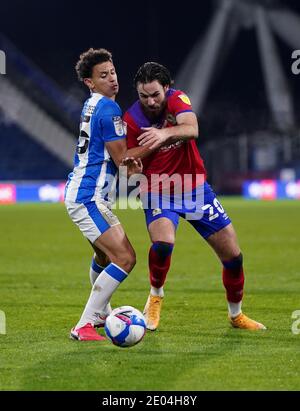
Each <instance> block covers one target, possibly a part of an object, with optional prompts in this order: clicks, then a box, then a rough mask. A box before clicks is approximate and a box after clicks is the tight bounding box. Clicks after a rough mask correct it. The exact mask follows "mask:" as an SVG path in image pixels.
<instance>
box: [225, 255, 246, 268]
mask: <svg viewBox="0 0 300 411" xmlns="http://www.w3.org/2000/svg"><path fill="white" fill-rule="evenodd" d="M222 263H223V266H224V267H225V268H228V269H239V268H241V267H242V266H243V254H242V253H239V255H237V256H234V257H232V258H230V259H229V260H226V261H222Z"/></svg>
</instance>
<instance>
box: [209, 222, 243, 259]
mask: <svg viewBox="0 0 300 411" xmlns="http://www.w3.org/2000/svg"><path fill="white" fill-rule="evenodd" d="M206 241H207V242H208V244H209V245H210V246H211V247H212V248H213V250H214V251H215V253H216V254H217V255H218V257H219V258H220V260H221V261H226V260H231V259H232V258H234V257H237V256H238V255H239V254H240V252H241V250H240V247H239V245H238V240H237V235H236V232H235V230H234V228H233V225H232V223H230V224H229V225H227V226H226V227H224V228H222V229H221V230H220V231H218V232H216V233H214V234H211V235H210V236H209V237H208V238H206Z"/></svg>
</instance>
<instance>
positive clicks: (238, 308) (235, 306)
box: [228, 301, 242, 318]
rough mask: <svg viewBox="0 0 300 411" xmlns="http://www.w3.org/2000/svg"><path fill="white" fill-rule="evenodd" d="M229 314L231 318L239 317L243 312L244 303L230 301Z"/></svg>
mask: <svg viewBox="0 0 300 411" xmlns="http://www.w3.org/2000/svg"><path fill="white" fill-rule="evenodd" d="M228 312H229V315H230V317H232V318H233V317H237V316H238V315H239V314H240V313H241V312H242V301H240V302H239V303H231V302H230V301H228Z"/></svg>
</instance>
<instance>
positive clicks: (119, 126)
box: [112, 116, 125, 137]
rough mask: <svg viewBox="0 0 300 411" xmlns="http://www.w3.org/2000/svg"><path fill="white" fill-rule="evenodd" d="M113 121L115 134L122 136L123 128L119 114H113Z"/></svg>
mask: <svg viewBox="0 0 300 411" xmlns="http://www.w3.org/2000/svg"><path fill="white" fill-rule="evenodd" d="M112 120H113V123H114V127H115V132H116V135H117V136H120V137H121V136H123V135H124V134H125V133H124V129H123V121H122V119H121V117H120V116H115V117H113V118H112Z"/></svg>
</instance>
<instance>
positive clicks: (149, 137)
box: [137, 127, 169, 149]
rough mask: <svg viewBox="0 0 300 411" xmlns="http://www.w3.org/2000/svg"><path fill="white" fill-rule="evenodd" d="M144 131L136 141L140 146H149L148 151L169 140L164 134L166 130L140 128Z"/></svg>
mask: <svg viewBox="0 0 300 411" xmlns="http://www.w3.org/2000/svg"><path fill="white" fill-rule="evenodd" d="M141 130H143V131H144V133H142V134H141V135H140V136H139V137H138V138H137V139H138V141H139V145H140V146H146V145H149V144H150V146H149V148H150V149H154V148H158V147H160V146H161V145H163V144H164V143H165V141H166V140H167V139H168V138H169V136H168V135H167V134H166V129H163V128H162V129H159V128H155V127H142V128H141Z"/></svg>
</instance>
